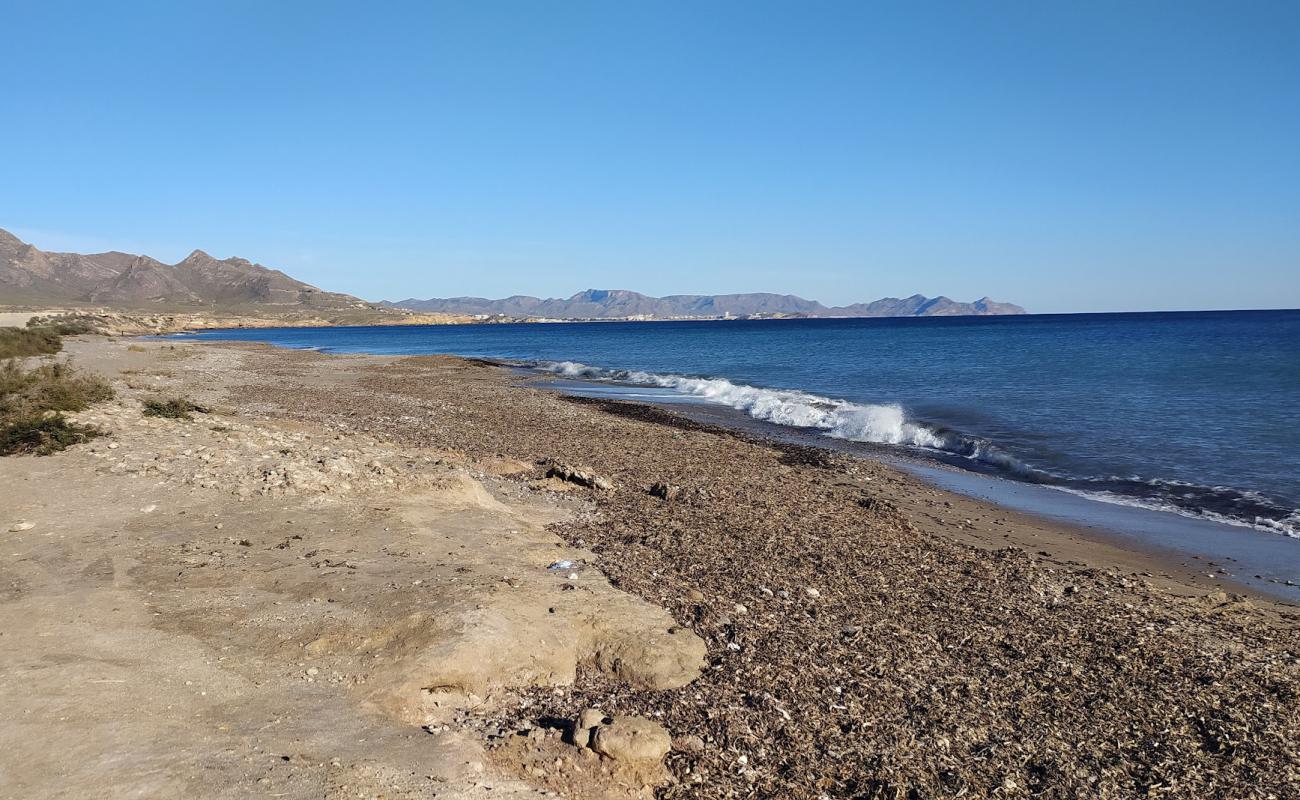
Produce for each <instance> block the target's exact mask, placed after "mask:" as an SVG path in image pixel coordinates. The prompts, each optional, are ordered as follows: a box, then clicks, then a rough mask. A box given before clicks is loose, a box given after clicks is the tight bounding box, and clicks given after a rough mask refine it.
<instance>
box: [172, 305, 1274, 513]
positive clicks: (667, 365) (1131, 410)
mask: <svg viewBox="0 0 1300 800" xmlns="http://www.w3.org/2000/svg"><path fill="white" fill-rule="evenodd" d="M195 335H196V336H198V337H200V338H209V339H238V340H251V341H262V342H269V343H272V344H275V345H279V346H284V347H299V348H304V347H305V348H315V349H320V350H325V351H331V352H365V353H383V354H426V353H452V354H457V355H467V356H480V357H488V358H494V359H501V360H507V361H510V362H514V363H517V364H520V365H523V366H527V367H531V368H534V369H538V370H542V371H546V372H551V373H554V374H556V375H559V376H564V377H567V378H574V379H586V380H593V381H600V382H605V383H608V384H612V385H613V384H616V385H618V386H623V387H638V386H639V387H646V391H647V392H653V393H656V394H658V395H659V396H673V397H678V398H679V399H681V400H693V401H698V402H702V403H713V404H721V405H726V406H729V407H732V408H734V409H737V410H738V411H740V412H743V413H745V414H748V415H749V416H751V417H753V418H755V419H759V420H763V421H766V422H770V423H773V424H777V425H785V426H794V427H799V428H804V429H808V430H812V431H816V432H819V433H820V434H822V435H825V436H828V437H834V438H839V439H846V440H852V441H862V442H871V443H875V444H878V445H881V446H885V447H888V448H897V449H898V450H899V452H906V453H910V454H913V455H919V456H923V457H930V458H936V459H940V460H943V461H946V462H948V463H950V464H956V465H958V466H962V467H965V468H968V469H972V470H978V471H983V472H991V473H995V474H999V475H1002V476H1005V477H1009V478H1013V479H1015V480H1020V481H1026V482H1031V483H1036V484H1040V485H1044V486H1049V487H1052V488H1056V489H1060V490H1061V491H1065V492H1071V493H1076V494H1083V495H1086V496H1088V497H1092V498H1094V499H1098V500H1102V501H1105V502H1109V503H1120V504H1130V505H1137V506H1143V507H1146V508H1153V509H1158V510H1164V511H1170V512H1173V513H1176V514H1182V515H1185V516H1197V517H1205V518H1209V519H1214V520H1218V521H1223V522H1229V523H1231V524H1234V525H1241V526H1249V527H1253V528H1257V529H1260V530H1266V531H1270V532H1273V533H1276V534H1279V535H1285V536H1293V537H1298V538H1300V311H1242V312H1197V313H1158V314H1157V313H1152V314H1085V315H1030V316H1017V317H963V318H920V319H854V320H847V319H846V320H767V321H736V322H653V323H645V322H629V323H623V322H599V323H566V324H512V325H457V326H429V327H362V328H283V329H260V330H231V331H208V332H203V333H200V334H195Z"/></svg>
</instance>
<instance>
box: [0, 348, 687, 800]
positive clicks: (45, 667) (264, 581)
mask: <svg viewBox="0 0 1300 800" xmlns="http://www.w3.org/2000/svg"><path fill="white" fill-rule="evenodd" d="M134 348H135V349H131V350H128V345H127V343H126V342H121V341H110V340H105V339H98V338H96V339H92V340H90V341H88V342H72V341H70V342H68V347H67V350H68V352H69V354H70V355H71V356H72V358H73V360H74V361H75V362H77V363H79V364H80V365H82V366H92V365H93V367H94V368H95V369H96V370H99V371H103V372H105V373H107V374H109V375H115V376H117V380H116V381H115V383H116V388H117V389H118V399H117V400H115V401H113V402H111V403H108V404H105V405H103V406H100V407H97V408H95V409H92V410H90V411H88V412H86V413H84V414H81V415H79V419H80V421H82V422H87V423H90V424H94V425H97V426H99V427H101V428H102V429H104V430H105V431H107V432H109V433H110V435H109V436H107V437H104V438H101V439H98V440H96V441H94V442H92V443H90V444H88V445H84V446H80V447H77V448H74V449H72V450H69V451H65V452H64V453H60V454H57V455H55V456H52V457H48V458H32V457H25V458H7V459H0V485H3V486H4V487H5V491H4V498H3V503H2V504H0V523H2V527H0V537H3V542H4V548H3V549H4V559H3V561H2V562H0V636H2V639H3V645H4V646H3V647H0V673H2V674H3V675H4V676H5V680H4V681H3V682H0V753H3V755H0V787H3V789H0V796H4V797H85V796H150V797H160V796H173V797H252V796H276V797H304V798H306V797H321V796H331V797H333V796H339V797H354V796H365V797H372V796H378V795H381V794H382V795H383V796H386V797H429V796H434V795H435V794H436V796H438V797H516V796H518V797H531V796H537V795H538V794H539V791H538V789H537V787H536V786H530V785H529V784H527V783H525V782H523V781H522V780H519V779H518V778H517V777H516V776H515V775H514V774H512V773H511V772H510V771H508V770H504V769H502V768H500V767H498V766H495V765H494V764H493V763H492V761H491V759H490V758H488V756H487V754H486V753H485V751H484V748H483V744H484V743H485V736H486V733H485V726H486V724H487V723H486V722H485V720H484V719H483V718H482V712H487V711H490V710H492V709H494V708H496V707H498V705H499V704H500V702H501V698H502V695H503V694H506V693H508V691H509V690H510V689H512V688H515V687H521V686H531V685H542V686H546V687H557V688H556V689H555V691H560V692H562V691H564V689H563V688H562V687H565V686H568V685H570V684H572V682H573V681H574V677H575V673H576V670H577V669H578V666H579V665H580V664H582V665H588V666H589V667H590V668H592V669H594V670H597V671H598V672H601V673H603V674H606V675H607V676H608V677H609V679H611V680H613V681H616V682H618V683H621V684H623V685H626V686H628V687H630V688H643V689H665V688H672V687H676V686H679V685H682V684H684V683H686V682H688V681H690V680H691V679H693V678H694V677H695V676H696V675H697V674H698V672H699V670H700V668H701V666H702V665H703V656H704V645H703V642H702V641H701V640H700V639H699V638H698V637H696V636H695V635H694V634H692V633H691V632H689V631H687V630H684V629H679V628H677V626H676V624H675V622H674V621H673V619H672V618H671V617H670V616H669V615H668V614H667V613H666V612H664V611H663V610H661V609H659V608H657V607H654V606H652V605H650V604H648V603H646V602H644V601H642V600H640V599H639V598H636V597H633V596H631V595H628V594H626V593H624V592H620V591H618V590H616V589H614V588H612V587H611V586H610V585H609V584H608V582H607V581H606V580H605V579H604V577H603V576H602V575H601V574H600V572H599V571H598V570H597V569H596V568H594V567H589V566H586V564H589V563H590V562H592V561H593V560H594V558H593V556H592V555H591V554H590V553H589V552H587V551H585V550H583V549H581V548H577V547H571V546H568V545H566V544H564V543H563V542H562V541H560V540H559V539H558V538H557V537H556V536H555V535H554V534H551V533H548V532H547V531H546V530H545V526H546V525H547V524H548V523H551V522H554V521H556V520H560V519H563V518H565V517H567V516H568V515H570V514H572V513H573V512H574V509H575V508H576V507H578V506H579V505H580V503H577V502H575V501H572V500H570V499H569V498H568V497H567V495H565V494H563V493H552V492H542V493H539V492H532V491H529V490H528V489H527V488H525V487H524V486H522V485H520V484H518V483H516V482H506V481H503V480H501V479H500V478H499V477H497V476H498V475H501V474H507V473H510V472H514V471H518V470H531V465H528V464H519V463H517V462H513V461H509V460H504V459H488V460H486V461H484V462H481V463H477V462H473V461H471V460H469V459H467V458H466V457H465V456H463V455H462V454H458V453H453V452H447V451H444V450H437V449H423V448H405V447H400V446H394V445H392V444H390V443H386V442H383V441H380V440H378V439H376V438H374V437H371V436H367V435H364V434H359V433H357V432H355V430H353V431H348V430H340V429H339V428H341V427H350V426H330V427H322V426H312V425H302V424H298V423H294V422H292V421H286V420H271V419H267V418H265V417H262V416H261V415H260V414H259V413H258V412H259V411H260V410H261V409H260V408H259V407H258V406H257V405H256V404H246V403H240V400H241V399H243V397H242V395H243V392H242V390H241V386H240V383H241V382H242V381H243V380H245V379H247V377H248V375H247V373H245V372H243V371H242V366H243V362H244V359H245V356H244V355H243V354H241V353H238V352H235V351H232V350H222V349H217V348H195V349H188V348H178V349H173V348H171V347H170V346H167V345H159V344H158V343H149V344H146V345H143V346H141V345H134ZM141 348H143V349H141ZM338 366H339V367H340V370H339V371H336V372H332V373H329V374H324V375H321V376H318V377H319V378H321V379H327V380H328V379H333V380H341V381H343V382H345V383H346V382H347V380H348V375H347V372H346V369H347V368H348V367H349V366H350V365H348V364H345V363H341V364H338ZM263 377H264V378H270V379H273V380H278V376H277V371H275V370H273V371H271V372H268V373H264V374H263ZM175 394H183V395H186V396H189V397H191V398H195V399H197V400H199V401H201V402H203V403H206V404H211V406H212V408H213V409H214V411H215V413H211V414H199V415H196V416H195V418H194V419H193V420H191V421H179V420H172V419H159V418H147V417H145V416H143V415H142V414H141V406H140V402H139V401H140V399H141V398H144V397H153V396H172V395H175ZM232 401H233V402H234V405H232V404H231V403H232ZM565 560H567V561H572V562H575V566H572V567H568V568H565V569H562V570H561V569H548V567H549V566H550V565H552V564H554V563H555V562H557V561H565ZM511 702H512V705H513V703H514V701H513V698H512V700H511ZM524 719H525V720H526V719H527V715H526V714H525V715H524ZM528 725H529V723H527V722H526V721H524V720H521V721H520V723H519V725H518V729H519V730H523V729H524V728H525V727H526V726H528ZM514 732H515V730H512V731H511V733H514ZM492 733H493V735H495V733H496V731H495V730H494V731H492ZM561 733H562V732H561V730H560V729H559V728H556V727H552V728H551V729H541V728H540V727H539V728H538V733H537V735H535V736H534V738H533V739H529V740H528V741H529V744H530V752H531V753H533V754H535V755H538V756H540V755H541V754H545V755H546V756H547V758H546V763H547V765H548V772H549V773H550V774H551V775H552V776H553V778H552V779H551V780H550V782H552V783H556V784H558V785H565V784H566V783H568V782H577V783H580V784H581V785H582V786H583V787H584V789H583V791H584V793H585V794H587V795H589V796H593V797H606V796H610V797H613V796H617V797H626V796H628V791H629V790H630V791H632V792H633V793H636V794H642V791H641V789H642V786H644V785H646V781H655V780H658V779H660V778H662V773H661V772H660V771H659V770H662V768H661V767H659V768H657V769H648V768H646V767H647V765H641V764H636V763H622V762H616V761H610V760H609V759H605V760H604V761H602V759H601V758H600V757H599V756H597V755H596V754H595V753H594V752H593V751H592V750H590V749H587V750H585V751H584V750H580V749H579V748H577V747H575V746H573V745H571V744H568V743H565V742H562V741H561ZM556 759H560V764H561V766H562V767H565V769H564V770H561V769H559V768H556V767H554V766H553V762H555V760H556ZM651 766H652V765H651ZM518 771H519V772H521V774H525V773H522V768H521V770H518ZM525 775H526V774H525ZM532 783H533V784H537V785H539V786H540V785H544V784H546V783H547V781H545V780H533V781H532Z"/></svg>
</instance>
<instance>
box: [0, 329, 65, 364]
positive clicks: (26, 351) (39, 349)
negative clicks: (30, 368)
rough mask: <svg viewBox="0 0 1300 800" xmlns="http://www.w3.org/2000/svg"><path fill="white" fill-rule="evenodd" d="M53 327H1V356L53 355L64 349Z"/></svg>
mask: <svg viewBox="0 0 1300 800" xmlns="http://www.w3.org/2000/svg"><path fill="white" fill-rule="evenodd" d="M59 338H60V337H59V332H58V331H57V330H54V329H52V328H0V358H31V357H32V356H44V355H53V354H54V353H57V352H59V350H61V349H63V343H62V342H61V341H60V340H59Z"/></svg>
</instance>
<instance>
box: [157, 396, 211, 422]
mask: <svg viewBox="0 0 1300 800" xmlns="http://www.w3.org/2000/svg"><path fill="white" fill-rule="evenodd" d="M195 412H197V413H199V414H206V413H208V409H207V408H206V407H204V406H201V405H198V404H197V403H194V402H193V401H191V400H187V399H186V398H184V397H173V398H171V399H170V400H162V399H159V398H154V399H151V400H146V401H144V415H145V416H146V417H166V418H168V419H193V417H192V416H191V415H192V414H194V413H195Z"/></svg>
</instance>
